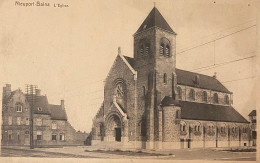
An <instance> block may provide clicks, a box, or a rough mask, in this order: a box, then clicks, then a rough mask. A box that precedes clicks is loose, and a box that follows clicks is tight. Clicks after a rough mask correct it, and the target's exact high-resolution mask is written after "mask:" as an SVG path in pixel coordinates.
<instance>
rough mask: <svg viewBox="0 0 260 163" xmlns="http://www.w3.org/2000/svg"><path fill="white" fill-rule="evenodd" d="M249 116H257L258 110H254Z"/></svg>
mask: <svg viewBox="0 0 260 163" xmlns="http://www.w3.org/2000/svg"><path fill="white" fill-rule="evenodd" d="M248 116H256V110H252V111H251V112H250V113H249V114H248Z"/></svg>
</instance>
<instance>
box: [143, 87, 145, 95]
mask: <svg viewBox="0 0 260 163" xmlns="http://www.w3.org/2000/svg"><path fill="white" fill-rule="evenodd" d="M143 96H144V97H145V86H143Z"/></svg>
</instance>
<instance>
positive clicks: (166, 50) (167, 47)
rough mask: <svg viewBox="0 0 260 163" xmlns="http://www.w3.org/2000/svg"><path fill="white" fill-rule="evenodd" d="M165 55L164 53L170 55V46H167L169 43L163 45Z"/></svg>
mask: <svg viewBox="0 0 260 163" xmlns="http://www.w3.org/2000/svg"><path fill="white" fill-rule="evenodd" d="M165 55H166V56H167V57H169V56H170V46H169V45H166V47H165Z"/></svg>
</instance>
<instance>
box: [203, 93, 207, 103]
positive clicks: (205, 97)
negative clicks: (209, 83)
mask: <svg viewBox="0 0 260 163" xmlns="http://www.w3.org/2000/svg"><path fill="white" fill-rule="evenodd" d="M202 101H203V102H207V101H208V94H207V92H206V91H203V96H202Z"/></svg>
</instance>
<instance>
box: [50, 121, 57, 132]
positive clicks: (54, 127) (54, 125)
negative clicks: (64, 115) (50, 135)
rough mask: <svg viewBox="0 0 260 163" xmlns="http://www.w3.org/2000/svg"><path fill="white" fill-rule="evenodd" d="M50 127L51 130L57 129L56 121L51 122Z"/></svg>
mask: <svg viewBox="0 0 260 163" xmlns="http://www.w3.org/2000/svg"><path fill="white" fill-rule="evenodd" d="M51 129H53V130H56V129H57V123H56V122H52V124H51Z"/></svg>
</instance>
